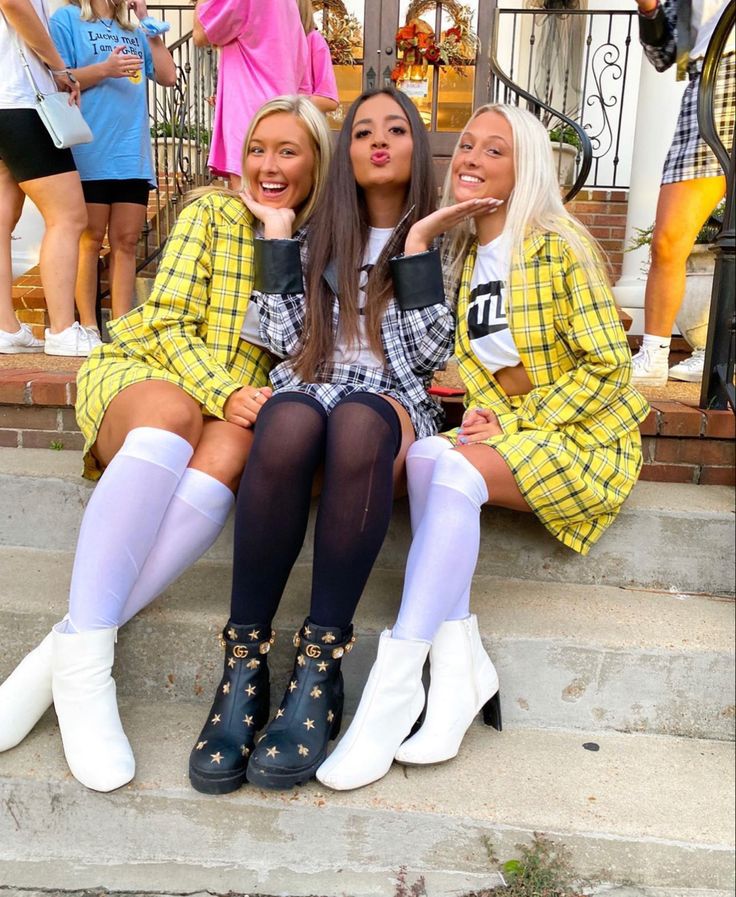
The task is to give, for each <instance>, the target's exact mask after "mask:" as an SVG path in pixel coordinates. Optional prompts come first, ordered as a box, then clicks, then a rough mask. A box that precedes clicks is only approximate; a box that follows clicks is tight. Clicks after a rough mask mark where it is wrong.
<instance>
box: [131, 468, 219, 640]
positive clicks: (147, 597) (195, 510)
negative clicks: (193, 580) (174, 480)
mask: <svg viewBox="0 0 736 897" xmlns="http://www.w3.org/2000/svg"><path fill="white" fill-rule="evenodd" d="M234 503H235V496H234V495H233V493H232V492H231V491H230V490H229V489H228V487H227V486H226V485H225V484H224V483H221V482H220V481H219V480H216V479H215V478H214V477H211V476H210V475H209V474H207V473H204V471H202V470H195V469H193V468H191V467H188V468H187V469H186V470H185V471H184V476H183V477H182V478H181V480H180V481H179V485H178V486H177V487H176V492H175V493H174V497H173V498H172V499H171V502H170V503H169V507H168V508H167V510H166V514H165V515H164V519H163V520H162V521H161V526H160V527H159V530H158V535H157V536H156V541H155V543H154V545H153V548H152V549H151V551H150V552H149V554H148V558H147V559H146V562H145V564H144V565H143V569H142V570H141V572H140V575H139V576H138V579H137V580H136V583H135V585H134V586H133V591H132V592H131V593H130V595H129V597H128V600H127V601H126V602H125V607H124V608H123V610H122V613H121V615H120V625H121V626H122V625H123V623H127V622H128V620H130V618H131V617H134V616H135V615H136V614H137V613H138V611H140V610H142V609H143V608H144V607H146V605H148V604H150V603H151V601H153V599H154V598H156V597H157V596H158V595H160V594H161V593H162V592H163V591H164V590H165V589H166V588H168V586H170V585H171V583H172V582H174V580H175V579H178V578H179V577H180V576H181V574H182V573H183V572H184V571H185V570H186V569H187V568H188V567H191V565H192V564H193V563H194V562H195V561H196V560H198V559H199V558H200V557H202V555H203V554H204V553H205V551H207V549H208V548H209V547H210V546H211V545H212V544H213V543H214V541H215V539H216V538H217V537H218V536H219V535H220V533H221V532H222V528H223V527H224V526H225V521H226V520H227V517H228V514H229V513H230V510H231V508H232V506H233V504H234Z"/></svg>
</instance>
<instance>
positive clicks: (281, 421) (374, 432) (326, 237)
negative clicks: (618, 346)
mask: <svg viewBox="0 0 736 897" xmlns="http://www.w3.org/2000/svg"><path fill="white" fill-rule="evenodd" d="M264 188H265V191H266V192H268V191H273V192H274V194H276V193H277V192H278V190H279V184H278V180H277V179H276V178H275V177H274V180H273V183H270V182H268V183H264V184H262V185H261V193H263V192H264ZM435 198H436V190H435V187H434V180H433V176H432V159H431V154H430V150H429V143H428V139H427V135H426V130H425V128H424V125H423V124H422V121H421V119H420V118H419V115H418V113H417V111H416V109H415V107H414V105H413V104H412V103H411V101H410V100H408V99H407V98H406V97H405V96H404V95H403V94H399V93H396V92H395V91H392V90H380V91H374V92H369V93H367V94H364V95H362V96H361V97H359V98H358V99H357V100H356V101H355V103H354V104H353V105H352V107H351V109H350V110H349V112H348V115H347V118H346V121H345V124H344V126H343V129H342V132H341V134H340V137H339V139H338V144H337V149H336V152H335V157H334V160H333V163H332V165H331V167H330V171H329V174H328V178H327V186H326V188H325V194H324V197H323V200H324V201H323V202H321V203H320V206H319V207H318V209H317V210H316V212H315V216H314V218H313V219H312V222H313V226H311V225H310V227H309V231H308V234H307V246H308V255H309V258H308V260H307V258H306V254H305V256H304V262H305V266H304V267H305V277H304V284H305V286H306V290H305V288H304V286H303V285H302V265H301V258H300V249H299V244H298V242H297V241H295V240H290V239H274V238H279V237H280V238H285V237H290V236H291V226H290V225H291V222H290V221H289V220H288V217H289V216H288V215H283V214H282V213H281V212H276V213H274V212H273V210H271V209H269V208H267V207H266V206H265V205H264V204H263V203H262V202H261V203H255V202H254V200H253V198H252V197H251V196H249V195H246V196H245V200H246V203H247V204H248V206H249V208H250V209H251V211H252V212H253V213H254V214H255V215H256V216H257V217H259V218H261V220H262V221H263V222H264V236H265V237H266V238H267V239H265V240H263V241H260V243H259V249H258V253H259V256H258V258H259V261H258V267H259V269H260V272H261V273H260V275H259V282H257V284H256V287H257V289H260V290H261V292H260V294H258V293H256V294H254V302H255V303H256V304H257V305H258V309H259V314H260V335H261V338H262V339H263V341H264V342H265V343H266V344H267V345H268V346H269V347H270V349H271V351H272V352H273V353H274V354H276V355H279V356H281V357H282V358H285V359H286V360H284V361H283V362H282V363H281V364H279V365H277V367H276V368H275V369H274V371H273V372H272V375H271V383H272V385H273V388H274V394H273V396H272V397H271V398H270V399H269V400H268V401H267V402H266V403H265V404H264V406H263V408H262V409H261V412H260V414H259V417H258V422H257V425H256V427H255V438H254V443H253V450H252V452H251V455H250V458H249V462H248V467H247V472H246V474H245V476H244V478H243V480H242V483H241V486H240V492H239V495H238V502H237V509H236V522H235V557H234V571H233V590H232V600H231V620H230V623H229V624H228V627H226V636H227V637H226V639H225V642H226V651H227V652H228V653H226V663H228V664H230V663H231V662H232V665H233V668H234V669H237V670H238V671H240V672H241V679H242V681H241V680H240V679H239V680H238V684H237V686H235V685H233V688H235V687H237V688H238V689H239V690H240V691H241V692H243V688H244V687H245V686H247V687H245V694H246V695H248V696H249V699H250V703H249V704H248V706H247V707H243V708H241V709H242V712H241V713H240V714H230V715H227V716H226V714H223V713H220V712H219V706H220V704H219V703H218V701H219V700H220V699H219V697H216V699H215V704H214V705H213V708H212V712H211V714H210V720H211V721H212V720H214V722H211V723H209V724H208V726H206V727H205V730H203V733H202V735H201V736H200V739H199V741H198V742H197V745H196V746H195V749H194V751H192V759H191V762H190V778H191V780H192V784H193V785H194V786H195V788H198V789H199V790H202V791H207V792H209V793H222V792H225V791H232V790H234V789H235V788H237V787H239V786H240V784H241V783H242V782H243V781H244V779H245V778H246V773H247V778H248V780H249V781H251V782H254V783H256V784H258V785H261V786H264V787H271V788H289V787H291V786H292V785H294V784H298V783H301V782H304V781H307V780H308V779H309V778H311V777H312V776H313V775H314V772H315V771H316V769H317V767H318V766H319V765H320V764H321V762H322V760H323V759H324V757H325V754H326V750H327V745H328V742H329V740H330V738H334V737H335V736H336V735H337V733H338V732H339V730H340V721H341V716H342V704H343V687H342V676H341V673H340V663H341V659H342V657H343V655H344V654H345V653H348V652H349V651H350V650H351V648H352V645H353V634H352V633H353V627H352V622H351V621H352V619H353V614H354V612H355V608H356V606H357V603H358V600H359V599H360V596H361V593H362V591H363V587H364V585H365V582H366V580H367V578H368V574H369V573H370V570H371V568H372V566H373V563H374V561H375V559H376V556H377V555H378V551H379V549H380V548H381V545H382V543H383V540H384V537H385V535H386V531H387V529H388V524H389V520H390V517H391V510H392V503H393V490H394V482H395V479H396V477H397V475H400V473H401V471H402V469H403V465H404V458H405V455H406V452H407V450H408V447H409V445H410V443H412V442H413V441H414V439H415V438H421V437H424V436H430V435H432V434H434V433H436V432H437V429H438V425H439V424H440V422H441V416H442V415H441V411H440V408H439V407H438V406H437V405H436V404H435V403H434V401H433V400H432V399H431V398H430V397H429V396H428V395H427V387H428V386H429V383H430V380H431V377H432V373H433V372H434V371H435V370H436V369H437V368H438V367H440V366H441V365H443V364H444V362H445V361H446V360H447V359H448V358H449V356H450V354H451V353H452V348H453V337H454V320H453V314H452V311H451V309H450V307H449V305H448V304H447V303H446V301H445V295H444V289H443V282H442V270H441V265H440V261H439V254H438V252H437V251H436V250H430V251H429V252H419V253H413V249H412V246H411V242H410V238H409V237H410V231H411V227H412V225H413V224H415V223H416V222H417V221H419V220H420V219H423V218H425V217H426V216H427V215H429V214H430V213H432V212H433V209H434V206H435ZM477 202H478V201H475V200H473V201H472V202H471V203H466V204H465V205H466V206H467V207H468V208H467V210H466V211H467V214H471V213H472V211H473V210H475V211H478V207H477ZM492 202H495V200H493V201H492ZM473 203H475V205H473ZM465 213H466V212H464V211H463V209H460V213H459V214H460V215H463V214H465ZM434 214H435V215H438V216H439V215H442V214H444V213H443V212H437V213H434ZM452 223H453V222H451V221H449V220H448V221H447V222H446V224H447V225H448V226H450V225H451V224H452ZM404 250H406V252H407V255H406V256H404V257H403V258H395V256H397V255H400V254H401V253H402V252H403V251H404ZM412 253H413V254H412ZM320 467H322V468H323V487H322V493H321V497H320V502H319V511H318V514H317V522H316V528H315V536H314V560H313V574H312V589H311V601H310V606H309V616H308V617H307V619H306V621H305V623H304V625H303V627H302V628H301V629H300V630H299V632H298V633H297V634H296V636H295V645H296V647H297V654H296V659H295V663H294V670H293V672H292V675H291V677H290V679H289V682H288V688H287V690H286V693H285V694H284V697H283V699H282V700H281V702H280V705H279V708H278V711H277V713H276V717H275V718H274V719H273V720H272V722H271V723H270V724H269V725H268V727H267V728H266V730H265V734H264V735H262V736H261V739H260V740H259V741H258V742H257V744H255V748H254V749H253V750H252V753H251V749H252V748H253V744H254V741H253V735H254V732H255V730H256V729H258V728H260V727H261V726H263V725H264V723H265V722H266V720H267V716H268V680H267V676H266V678H265V680H264V679H260V680H259V681H253V682H252V683H245V678H244V677H247V676H251V675H252V676H253V677H259V676H263V675H264V668H265V656H264V649H265V650H267V648H268V640H269V638H270V636H271V622H272V620H273V617H274V614H275V613H276V610H277V608H278V605H279V602H280V600H281V595H282V593H283V590H284V587H285V585H286V580H287V578H288V576H289V572H290V571H291V568H292V566H293V564H294V562H295V561H296V558H297V555H298V554H299V551H300V549H301V546H302V543H303V541H304V536H305V531H306V526H307V518H308V514H309V507H310V497H311V491H312V482H313V479H314V476H315V473H316V472H317V471H318V469H319V468H320ZM253 621H255V622H253ZM243 667H244V668H245V669H244V670H243V669H241V668H243ZM251 671H252V672H251ZM228 684H229V683H228ZM251 688H252V691H250V690H249V689H251ZM244 721H245V722H244ZM210 758H213V759H210ZM246 768H247V769H246Z"/></svg>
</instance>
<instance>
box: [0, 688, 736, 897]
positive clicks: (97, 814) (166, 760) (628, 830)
mask: <svg viewBox="0 0 736 897" xmlns="http://www.w3.org/2000/svg"><path fill="white" fill-rule="evenodd" d="M121 712H122V717H123V721H124V725H125V727H126V731H127V733H128V735H129V738H130V740H131V744H132V745H133V748H134V751H135V753H136V757H137V761H138V770H137V774H136V778H135V780H134V781H133V782H132V783H131V784H130V785H128V786H126V787H125V788H122V789H121V790H120V791H118V792H117V793H115V794H114V795H101V794H95V793H93V792H89V791H87V790H85V789H84V788H82V786H80V785H79V784H78V783H77V782H75V781H74V780H73V779H71V777H70V774H69V773H68V771H67V768H66V765H65V762H64V760H63V756H62V752H61V745H60V740H59V737H58V730H57V727H56V724H55V720H54V719H53V718H51V717H49V718H48V719H45V720H44V721H43V722H42V723H41V724H40V725H39V726H38V727H37V729H36V731H35V732H34V733H33V734H32V735H31V736H30V737H29V738H28V739H27V740H26V741H25V742H24V743H23V744H22V745H20V746H19V747H18V748H16V749H14V750H12V751H8V752H6V753H4V754H2V755H0V801H1V802H2V805H3V806H4V811H3V813H2V814H0V843H2V845H3V848H2V855H1V858H0V881H3V882H4V883H6V885H9V886H12V887H21V886H22V887H29V888H30V887H40V886H41V885H43V884H44V883H51V884H53V887H54V888H55V889H57V888H58V889H60V890H61V889H64V888H84V887H92V886H98V887H100V886H103V887H107V888H111V889H120V890H133V891H135V890H136V889H143V890H146V891H150V890H163V891H170V890H172V880H171V877H170V869H171V864H172V863H176V868H177V876H176V877H177V879H178V880H179V881H185V882H186V891H187V892H191V891H195V890H197V889H205V888H206V889H210V890H214V891H215V892H217V891H222V892H224V891H227V890H229V889H232V890H234V891H237V892H244V893H258V894H288V895H292V897H300V895H314V894H319V895H323V897H332V895H335V897H337V895H344V894H350V895H354V897H362V895H366V897H367V895H378V894H381V895H386V894H393V893H394V889H393V887H391V885H390V882H391V880H392V875H393V874H394V873H395V872H396V871H397V870H398V868H399V867H400V866H402V865H405V866H407V867H408V869H409V872H410V876H409V880H410V881H413V880H414V878H413V877H412V876H414V877H418V876H419V875H424V876H426V880H427V890H428V893H429V894H431V895H432V897H445V895H447V897H449V895H450V894H453V895H457V894H463V893H465V892H466V891H468V890H470V889H471V888H476V889H477V888H480V887H490V886H492V885H493V884H497V883H498V880H497V878H496V876H495V875H494V874H493V873H492V872H491V868H490V866H489V862H488V856H487V850H486V847H485V845H484V838H488V839H489V840H490V841H491V842H492V844H493V846H494V849H495V851H496V854H497V855H498V856H500V857H502V858H505V859H507V858H509V857H511V856H513V855H514V854H515V845H516V844H518V843H520V842H522V841H525V840H527V839H528V838H530V836H531V834H532V833H533V832H535V831H543V832H546V833H547V834H548V835H549V836H550V837H553V838H554V839H558V840H560V841H562V842H564V843H565V845H566V846H567V847H568V848H569V849H570V851H571V853H572V858H573V864H574V868H575V869H576V871H577V872H578V874H579V875H580V876H581V877H583V878H586V879H588V878H589V879H592V880H593V881H596V882H618V883H623V882H629V883H633V884H635V885H637V886H640V887H661V888H673V887H678V888H682V889H687V888H703V889H706V888H711V889H721V890H727V889H729V888H732V887H733V885H734V853H733V846H732V845H733V837H734V831H733V829H734V805H733V789H732V787H731V786H732V783H733V769H734V766H733V764H734V751H733V745H729V744H726V743H724V742H710V741H703V740H698V739H684V738H671V737H660V736H651V735H649V736H640V735H623V734H618V733H600V732H595V733H583V732H579V731H576V732H567V731H563V730H554V731H553V730H524V729H517V730H511V731H504V732H503V733H500V734H499V733H497V732H495V730H491V729H488V728H486V727H484V726H483V725H482V724H480V723H479V722H476V723H475V724H474V725H473V726H471V729H470V731H469V732H468V735H467V736H466V739H465V742H464V744H463V748H462V751H461V754H460V755H459V757H458V758H457V759H456V760H454V761H452V762H450V763H446V764H442V765H440V766H435V767H427V768H408V767H407V768H402V767H398V766H394V767H393V769H392V770H391V772H390V773H389V775H388V776H387V777H386V778H385V779H383V780H382V781H380V782H377V783H375V784H374V785H371V786H369V787H367V788H364V789H361V790H359V791H355V792H351V793H340V794H338V793H333V792H330V791H329V790H327V789H324V788H322V787H321V786H320V785H319V784H318V783H317V782H311V783H309V784H308V785H306V786H304V787H301V788H299V789H296V790H294V791H291V792H276V793H274V792H265V791H261V790H259V789H255V788H253V787H252V786H246V787H244V788H243V789H241V790H240V791H238V792H236V793H235V794H232V795H228V796H226V797H208V796H203V795H200V794H197V793H196V792H195V791H193V790H192V789H191V788H190V786H189V784H188V781H187V775H186V769H187V758H188V754H189V750H190V748H191V746H192V744H193V741H194V739H195V738H196V735H197V733H198V731H199V728H200V725H201V723H202V708H201V706H200V705H198V704H195V703H189V702H183V701H182V702H177V703H176V704H168V703H166V702H154V703H144V702H140V701H131V702H122V707H121ZM591 743H595V744H596V745H597V746H598V748H599V749H598V750H595V751H591V750H590V746H591ZM585 744H587V745H588V749H586V748H585V747H584V745H585ZM716 794H718V795H719V799H718V800H714V799H713V796H714V795H716ZM174 890H178V888H176V889H174Z"/></svg>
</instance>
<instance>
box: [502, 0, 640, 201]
mask: <svg viewBox="0 0 736 897" xmlns="http://www.w3.org/2000/svg"><path fill="white" fill-rule="evenodd" d="M575 6H577V2H576V0H557V2H554V3H553V2H550V0H545V2H544V3H542V0H538V3H537V2H534V5H533V8H525V9H515V8H506V9H496V11H495V18H494V29H493V32H494V39H493V52H492V58H491V72H492V74H491V79H492V80H491V96H492V97H493V98H494V99H495V100H497V101H501V100H503V101H504V102H520V101H521V100H523V101H525V102H526V103H527V105H528V106H529V107H530V108H531V109H532V111H534V112H535V114H537V115H538V116H539V117H540V118H541V119H542V121H543V122H544V123H545V125H546V126H547V128H548V130H549V131H550V133H551V135H552V138H553V139H552V143H553V147H555V148H556V152H557V155H558V165H559V166H560V167H561V166H562V165H563V159H562V157H563V150H562V147H561V144H562V143H571V144H578V143H579V145H577V146H575V149H577V153H576V154H575V155H574V164H573V177H572V179H568V183H569V184H571V189H569V191H568V193H567V196H566V201H568V200H569V199H571V198H572V197H573V196H574V195H575V193H577V192H578V191H579V190H580V189H581V187H582V186H583V185H585V186H588V187H597V188H602V189H620V190H622V189H627V188H628V186H629V184H628V180H629V171H628V165H629V163H630V159H629V158H628V156H629V153H630V147H631V142H630V138H631V136H632V135H631V134H629V132H628V131H627V128H630V127H631V125H632V122H633V120H634V117H635V116H634V112H635V110H636V103H637V87H638V81H637V79H636V78H633V79H632V78H630V77H629V72H630V70H631V65H632V62H635V63H636V65H637V70H638V61H639V59H640V50H639V45H638V41H637V40H635V39H634V38H635V37H636V32H635V28H636V20H635V16H636V13H635V11H634V12H632V11H630V10H584V9H577V8H570V7H575ZM534 7H536V8H534ZM632 44H633V54H632ZM632 55H633V58H632ZM629 107H631V111H629ZM568 128H572V132H574V134H575V135H577V137H578V140H576V139H575V137H574V136H573V134H572V133H571V131H570V130H568ZM581 131H582V132H584V135H585V138H586V139H583V138H582V137H581ZM567 134H570V136H571V139H569V140H568V139H565V138H566V135H567ZM586 140H587V142H588V143H589V144H590V153H589V155H588V144H587V143H586ZM566 152H567V154H568V155H571V154H572V151H571V149H567V150H566ZM622 157H623V158H622ZM561 180H562V179H561ZM563 183H564V181H563Z"/></svg>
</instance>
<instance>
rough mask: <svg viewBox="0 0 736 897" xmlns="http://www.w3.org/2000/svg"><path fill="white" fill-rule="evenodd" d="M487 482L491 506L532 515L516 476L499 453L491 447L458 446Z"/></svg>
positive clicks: (457, 450)
mask: <svg viewBox="0 0 736 897" xmlns="http://www.w3.org/2000/svg"><path fill="white" fill-rule="evenodd" d="M455 451H456V452H460V454H461V455H462V456H463V457H464V458H466V459H467V460H468V461H470V463H471V464H472V465H473V467H475V469H476V470H477V471H478V472H479V473H480V474H481V476H482V477H483V479H484V480H485V482H486V489H487V490H488V502H487V504H489V505H496V506H497V507H499V508H510V509H511V510H512V511H524V512H529V513H531V508H530V507H529V505H528V504H527V503H526V499H525V498H524V496H523V495H522V494H521V492H520V491H519V487H518V486H517V485H516V480H515V479H514V475H513V474H512V473H511V471H510V470H509V467H508V465H507V464H506V462H505V461H504V459H503V458H502V457H501V456H500V455H499V454H498V452H497V451H496V450H495V449H493V448H491V446H489V445H466V446H462V447H461V446H456V448H455Z"/></svg>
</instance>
